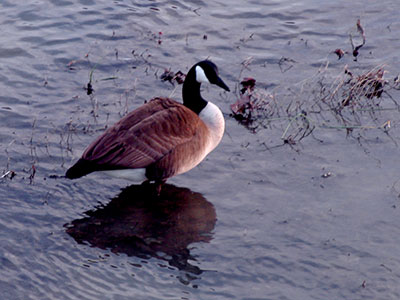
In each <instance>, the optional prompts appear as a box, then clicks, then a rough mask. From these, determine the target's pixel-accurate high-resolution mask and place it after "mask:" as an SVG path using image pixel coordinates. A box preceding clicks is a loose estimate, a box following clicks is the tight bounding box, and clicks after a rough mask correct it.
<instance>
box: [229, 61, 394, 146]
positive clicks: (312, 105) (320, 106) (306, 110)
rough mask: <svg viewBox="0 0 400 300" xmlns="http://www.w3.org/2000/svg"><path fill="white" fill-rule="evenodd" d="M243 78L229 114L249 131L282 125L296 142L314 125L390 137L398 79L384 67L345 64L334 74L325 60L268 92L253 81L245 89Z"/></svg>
mask: <svg viewBox="0 0 400 300" xmlns="http://www.w3.org/2000/svg"><path fill="white" fill-rule="evenodd" d="M248 80H249V78H246V79H244V80H243V81H242V82H241V85H242V86H243V88H242V89H241V90H240V91H238V100H237V102H236V103H234V104H233V105H232V106H231V109H232V116H233V117H234V118H235V119H236V120H238V121H239V122H240V123H241V124H243V125H244V126H246V127H247V128H248V129H249V130H251V131H252V132H258V131H259V130H261V129H266V128H271V127H274V128H276V127H278V128H281V129H280V130H281V131H282V135H281V140H282V142H283V143H289V144H296V143H297V142H299V141H300V140H302V139H304V138H305V137H307V136H310V135H313V133H314V130H316V129H321V130H327V129H337V130H343V131H345V132H346V135H347V136H349V135H352V134H353V133H354V132H355V131H357V133H358V136H360V135H362V132H363V131H365V130H369V129H378V130H381V131H382V132H384V133H385V134H386V135H388V136H389V137H390V134H389V131H390V128H391V125H392V123H393V122H396V121H397V120H398V119H399V117H400V116H399V112H400V106H399V104H398V103H397V101H396V100H395V97H394V96H393V94H395V93H396V91H398V90H399V89H400V81H399V79H398V77H396V78H392V79H387V78H385V66H384V65H380V66H377V67H375V68H373V69H371V70H369V71H367V72H362V73H361V74H356V72H353V71H352V70H350V69H349V67H348V66H345V67H344V69H343V70H342V71H341V72H340V73H339V74H336V75H335V74H333V71H331V70H330V69H329V65H328V64H326V65H325V66H323V67H322V68H321V69H320V70H319V71H318V72H317V74H316V75H315V76H313V77H311V78H309V79H306V80H303V81H301V82H300V83H298V84H297V85H295V86H290V87H281V88H275V90H274V91H273V92H268V91H266V90H264V89H260V88H257V85H256V84H255V85H254V84H253V86H252V87H250V88H249V87H246V84H247V81H248ZM253 80H254V79H253ZM396 117H397V120H393V118H396ZM393 141H394V140H393Z"/></svg>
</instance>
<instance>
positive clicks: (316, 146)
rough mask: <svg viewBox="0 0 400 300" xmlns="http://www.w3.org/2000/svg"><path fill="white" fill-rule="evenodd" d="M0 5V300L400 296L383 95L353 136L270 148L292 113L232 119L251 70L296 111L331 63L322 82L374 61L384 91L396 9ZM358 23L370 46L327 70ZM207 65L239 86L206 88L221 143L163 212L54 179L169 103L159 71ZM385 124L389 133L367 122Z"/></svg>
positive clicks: (329, 133)
mask: <svg viewBox="0 0 400 300" xmlns="http://www.w3.org/2000/svg"><path fill="white" fill-rule="evenodd" d="M0 5H1V11H2V13H1V17H0V22H1V29H2V35H1V37H0V39H1V44H0V86H1V89H0V125H1V126H0V171H1V174H6V173H7V174H8V175H7V176H5V177H4V178H2V179H0V193H1V194H2V196H1V197H0V240H1V244H0V261H1V263H0V266H1V268H0V294H1V299H399V298H400V287H399V284H398V283H399V281H400V256H399V253H400V240H399V236H400V221H399V217H400V216H399V209H400V207H399V206H400V203H399V194H400V183H399V181H400V175H399V171H398V166H399V165H400V156H399V148H398V145H397V143H398V138H399V134H398V123H399V119H400V118H399V114H398V110H396V109H393V105H392V104H393V101H391V100H390V98H389V96H388V95H386V94H385V95H384V96H383V97H382V103H381V106H380V107H382V108H387V110H383V109H382V110H381V111H379V112H378V113H377V114H376V115H373V116H371V115H367V116H363V117H362V118H363V122H364V123H363V125H365V126H363V127H362V128H361V129H357V130H355V131H353V132H351V134H350V135H349V136H346V131H345V130H343V129H340V128H339V127H336V129H328V128H326V126H325V127H324V126H317V127H316V129H315V130H314V131H313V135H310V136H308V137H307V138H304V139H302V140H301V141H297V142H296V143H295V144H293V145H283V146H280V147H274V146H277V145H282V144H283V142H282V139H281V137H282V136H283V133H285V128H289V127H287V124H288V121H287V119H280V121H278V122H276V123H273V124H272V125H271V126H270V127H268V128H266V129H262V130H259V131H258V132H257V133H255V134H254V133H251V132H250V131H249V130H247V129H246V128H245V127H243V126H242V125H240V124H238V122H236V121H235V120H234V119H233V118H231V117H229V113H230V108H229V107H230V104H232V103H234V102H235V101H236V99H237V95H238V93H237V89H236V87H237V84H238V82H239V80H241V79H242V78H243V77H246V76H247V77H248V76H250V77H254V78H255V79H256V80H257V86H258V87H259V89H260V90H264V91H267V92H268V93H271V94H275V95H277V97H276V99H277V100H279V99H284V101H293V102H292V103H298V105H300V104H301V105H300V106H301V108H304V107H306V106H307V103H308V102H307V101H309V99H314V98H315V94H313V92H312V89H309V87H310V86H311V85H310V84H309V83H310V82H313V78H315V76H316V75H315V74H318V70H320V71H321V66H322V67H324V66H327V63H328V64H329V67H328V72H327V73H326V74H327V79H326V81H325V83H326V85H327V86H330V85H331V84H332V82H334V78H335V76H338V75H339V74H342V73H343V69H344V67H345V65H346V64H347V65H348V68H350V69H351V70H352V71H353V72H355V73H360V72H361V73H362V72H365V71H367V70H370V69H371V68H375V67H377V66H382V65H384V69H385V71H386V73H385V77H386V78H391V79H393V78H394V77H395V76H397V75H398V73H399V70H400V61H399V55H398V53H399V52H398V49H399V46H400V39H399V34H398V32H399V29H400V21H399V19H398V11H399V9H400V3H399V2H398V1H395V0H392V1H390V0H384V1H379V2H377V1H361V0H359V1H351V3H350V2H349V1H330V2H329V3H328V2H327V3H325V2H322V1H313V0H304V1H298V2H297V3H293V1H217V2H213V3H212V4H208V3H206V2H202V1H112V2H111V1H91V0H81V1H56V0H53V1H24V2H23V3H22V2H21V3H19V2H18V3H16V2H15V1H14V2H12V1H0ZM357 19H360V20H361V24H362V26H363V29H364V30H365V37H366V43H365V45H364V46H363V47H362V48H361V49H360V54H359V56H358V57H357V61H354V58H353V57H352V55H351V54H349V53H348V54H346V55H345V56H344V57H343V58H342V59H341V60H338V58H337V56H336V55H335V54H333V53H332V52H333V51H334V50H335V49H337V48H341V49H343V50H345V51H348V52H351V45H350V42H349V34H351V35H352V36H354V42H355V43H359V42H360V35H359V33H358V32H357V29H356V22H357ZM207 57H210V58H211V59H212V60H213V61H214V62H215V63H216V64H217V65H218V66H219V68H220V71H221V77H222V78H223V79H224V80H225V82H226V83H227V84H228V85H229V86H230V87H231V89H232V90H236V91H235V92H233V93H229V94H227V93H219V91H217V90H216V89H215V88H214V87H206V88H205V91H204V94H205V95H207V98H208V99H214V102H215V103H217V104H218V105H219V106H220V107H221V109H222V110H223V111H224V113H225V114H226V121H227V128H226V134H225V137H224V139H223V141H222V143H221V145H220V146H219V147H218V148H217V149H216V150H215V151H214V152H213V153H212V154H211V155H210V156H209V157H208V158H207V160H206V161H204V162H203V163H202V164H201V165H200V166H199V167H197V168H196V169H194V170H192V171H190V172H189V173H187V174H184V175H181V176H178V177H176V178H173V179H171V180H169V184H170V185H168V186H167V188H166V189H165V191H163V194H162V199H163V200H162V201H156V200H155V199H154V198H153V197H152V195H151V193H149V192H148V191H146V190H143V187H138V186H130V187H127V186H128V185H129V182H123V181H120V180H114V179H109V178H104V177H102V176H100V175H93V176H90V177H87V178H83V179H81V180H78V181H69V180H65V179H63V178H58V177H57V176H58V175H63V174H64V172H65V170H66V168H67V167H68V166H70V165H71V164H72V163H73V162H74V161H75V160H76V159H77V158H78V157H79V156H80V154H81V153H82V150H83V149H84V148H85V146H86V145H87V144H88V143H90V141H91V140H93V138H94V137H95V136H97V135H98V134H99V133H101V132H102V131H103V130H104V128H105V127H106V126H108V125H110V124H112V123H113V122H115V121H116V120H118V119H119V118H120V117H121V116H123V115H124V114H125V113H126V112H127V111H130V110H132V109H134V108H135V107H137V106H138V105H140V104H141V103H143V101H144V100H146V99H150V98H151V97H154V96H159V95H162V96H169V95H172V96H173V97H175V98H178V99H179V98H180V88H181V87H180V86H177V87H176V89H175V87H173V86H172V85H171V84H170V83H168V82H162V81H161V80H160V79H159V77H160V75H161V74H162V73H163V72H164V71H165V69H171V71H173V72H176V71H178V70H181V71H182V72H186V71H187V70H188V68H189V67H190V66H191V65H192V64H193V63H195V62H197V61H198V60H200V59H204V58H207ZM246 62H251V63H250V64H249V65H248V68H244V65H246ZM325 69H326V68H325ZM90 79H91V80H92V85H93V89H94V93H93V94H92V95H90V96H89V95H87V91H86V90H85V89H84V87H85V86H86V87H87V83H88V82H89V80H90ZM305 83H307V84H305ZM316 84H317V82H314V85H312V86H313V88H315V86H316ZM302 87H303V89H301V88H302ZM279 95H285V96H284V97H283V96H282V98H279ZM390 95H391V96H392V98H393V99H394V100H397V99H398V97H399V94H398V93H397V91H396V90H395V89H393V90H391V91H390ZM296 101H297V102H296ZM299 103H300V104H299ZM283 105H287V102H282V106H283ZM391 105H392V106H391ZM303 106H304V107H303ZM390 107H392V108H391V109H390ZM312 118H313V119H314V120H317V116H312ZM282 120H283V121H282ZM389 120H390V121H391V128H390V131H389V134H386V133H385V132H384V131H383V130H380V129H379V128H377V126H376V124H377V123H379V122H380V123H379V124H382V123H383V122H386V121H389ZM319 124H320V123H319ZM336 125H337V124H336ZM287 132H288V131H287ZM11 171H12V172H15V176H14V177H13V178H12V179H10V176H11ZM8 172H9V173H8ZM323 175H325V176H323Z"/></svg>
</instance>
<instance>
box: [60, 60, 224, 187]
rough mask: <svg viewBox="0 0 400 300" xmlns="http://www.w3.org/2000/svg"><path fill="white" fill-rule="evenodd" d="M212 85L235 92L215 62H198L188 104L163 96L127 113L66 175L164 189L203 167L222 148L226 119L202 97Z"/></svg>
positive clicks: (189, 79)
mask: <svg viewBox="0 0 400 300" xmlns="http://www.w3.org/2000/svg"><path fill="white" fill-rule="evenodd" d="M202 83H211V84H215V85H217V86H219V87H220V88H222V89H224V90H226V91H228V92H229V91H230V90H229V88H228V86H227V85H226V84H225V83H224V82H223V81H222V79H221V78H220V77H219V75H218V68H217V66H216V65H215V64H214V63H213V62H211V61H210V60H204V61H200V62H198V63H196V64H195V65H194V66H193V67H192V68H191V69H190V70H189V72H188V73H187V75H186V78H185V81H184V83H183V88H182V98H183V104H181V103H179V102H176V101H174V100H172V99H169V98H162V97H157V98H154V99H152V100H150V101H148V102H147V103H145V104H143V105H142V106H140V107H139V108H137V109H135V110H134V111H132V112H130V113H129V114H127V115H126V116H125V117H123V118H122V119H121V120H120V121H118V122H117V123H115V124H114V125H113V126H111V127H110V128H108V129H107V130H106V131H105V132H104V133H103V134H102V135H100V136H99V137H98V138H97V139H96V140H94V141H93V142H92V143H91V144H90V145H89V146H88V147H87V148H86V150H85V151H84V152H83V154H82V157H81V158H80V159H79V160H78V161H77V162H76V163H75V164H74V165H73V166H72V167H71V168H69V169H68V170H67V172H66V174H65V176H66V177H67V178H69V179H75V178H79V177H82V176H85V175H87V174H89V173H92V172H95V171H101V172H104V173H106V174H108V175H110V176H113V177H118V178H124V179H128V180H131V181H134V182H147V183H150V182H154V183H155V184H156V186H157V190H158V193H159V192H160V189H161V186H162V184H164V183H165V181H166V180H167V179H168V178H170V177H172V176H175V175H179V174H182V173H185V172H187V171H189V170H191V169H193V168H194V167H195V166H197V165H198V164H199V163H200V162H201V161H202V160H203V159H204V158H205V157H206V156H207V154H209V153H210V152H211V151H212V150H214V149H215V147H216V146H217V145H218V144H219V143H220V141H221V139H222V136H223V134H224V130H225V120H224V117H223V115H222V112H221V110H220V109H219V108H218V106H217V105H215V104H214V103H212V102H210V101H206V100H205V99H204V98H203V97H202V96H201V94H200V85H201V84H202Z"/></svg>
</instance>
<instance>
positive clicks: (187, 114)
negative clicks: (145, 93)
mask: <svg viewBox="0 0 400 300" xmlns="http://www.w3.org/2000/svg"><path fill="white" fill-rule="evenodd" d="M201 123H202V121H201V120H200V118H199V117H198V116H197V115H196V114H195V113H194V112H192V111H191V110H190V109H188V108H186V107H185V106H183V105H182V104H180V103H178V102H175V101H173V100H170V99H167V98H155V99H153V100H151V101H150V102H148V103H147V104H144V105H143V106H141V107H139V108H138V109H136V110H134V111H132V112H131V113H129V114H128V115H127V116H125V117H124V118H123V119H121V120H120V121H119V122H117V123H116V124H115V125H113V126H112V127H110V128H109V129H107V130H106V131H105V132H104V133H103V134H102V135H101V136H100V137H98V138H97V139H96V140H95V141H94V142H93V143H92V144H91V145H90V146H89V147H88V148H87V149H86V150H85V152H84V153H83V155H82V159H84V160H87V161H90V162H92V163H95V164H96V165H97V166H98V167H99V169H100V170H101V169H107V170H109V169H112V168H115V169H120V168H144V167H147V166H149V165H151V164H153V163H155V162H157V161H159V160H160V159H162V158H163V157H164V156H165V155H167V154H168V153H169V152H171V151H173V150H174V149H175V148H176V147H177V146H179V145H182V144H186V143H187V142H188V141H190V140H191V139H193V137H194V136H195V135H196V131H197V128H198V127H199V126H200V127H202V126H203V124H201Z"/></svg>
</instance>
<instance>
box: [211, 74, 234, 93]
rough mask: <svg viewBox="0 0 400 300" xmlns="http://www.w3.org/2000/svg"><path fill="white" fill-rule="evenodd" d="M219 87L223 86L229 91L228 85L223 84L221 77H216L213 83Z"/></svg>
mask: <svg viewBox="0 0 400 300" xmlns="http://www.w3.org/2000/svg"><path fill="white" fill-rule="evenodd" d="M215 84H216V85H218V86H219V87H221V88H223V89H224V90H225V91H227V92H230V91H231V90H230V89H229V88H228V86H227V85H226V84H225V82H223V81H222V79H221V78H219V77H218V79H217V82H216V83H215Z"/></svg>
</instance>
